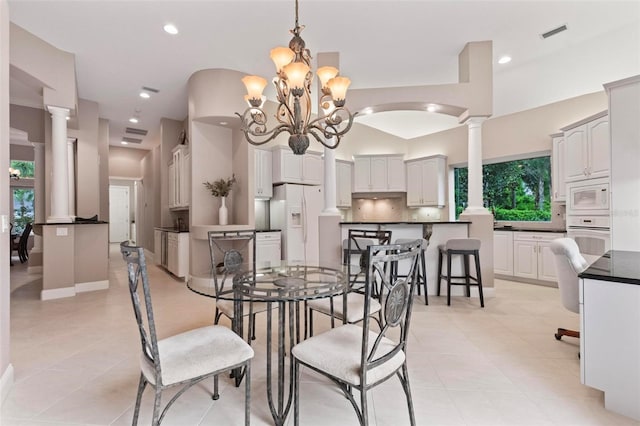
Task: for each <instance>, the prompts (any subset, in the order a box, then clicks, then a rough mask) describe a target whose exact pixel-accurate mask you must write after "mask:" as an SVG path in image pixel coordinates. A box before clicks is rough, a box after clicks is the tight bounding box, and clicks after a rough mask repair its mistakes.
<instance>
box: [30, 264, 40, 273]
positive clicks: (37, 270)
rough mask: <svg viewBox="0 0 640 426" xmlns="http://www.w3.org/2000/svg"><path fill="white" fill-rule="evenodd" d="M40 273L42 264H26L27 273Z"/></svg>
mask: <svg viewBox="0 0 640 426" xmlns="http://www.w3.org/2000/svg"><path fill="white" fill-rule="evenodd" d="M41 273H42V265H40V266H27V274H29V275H31V274H41Z"/></svg>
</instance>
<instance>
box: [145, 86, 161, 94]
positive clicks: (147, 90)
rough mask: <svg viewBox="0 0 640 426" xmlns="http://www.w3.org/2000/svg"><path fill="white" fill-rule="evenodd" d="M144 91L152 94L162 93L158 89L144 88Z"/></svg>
mask: <svg viewBox="0 0 640 426" xmlns="http://www.w3.org/2000/svg"><path fill="white" fill-rule="evenodd" d="M142 90H144V91H145V92H151V93H159V92H160V91H159V90H158V89H154V88H153V87H147V86H142Z"/></svg>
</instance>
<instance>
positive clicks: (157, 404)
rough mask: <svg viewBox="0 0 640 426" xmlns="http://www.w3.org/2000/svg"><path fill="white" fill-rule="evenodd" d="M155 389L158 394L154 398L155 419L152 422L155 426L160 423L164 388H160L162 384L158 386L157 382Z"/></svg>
mask: <svg viewBox="0 0 640 426" xmlns="http://www.w3.org/2000/svg"><path fill="white" fill-rule="evenodd" d="M155 391H156V396H155V398H154V399H153V420H152V422H151V424H152V425H153V426H158V425H159V424H160V419H159V417H160V399H161V396H162V390H161V389H160V386H158V385H157V384H156V387H155Z"/></svg>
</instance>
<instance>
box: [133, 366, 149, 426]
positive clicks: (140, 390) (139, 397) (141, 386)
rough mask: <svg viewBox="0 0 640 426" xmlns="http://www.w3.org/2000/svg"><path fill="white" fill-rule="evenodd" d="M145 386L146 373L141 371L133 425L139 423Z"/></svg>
mask: <svg viewBox="0 0 640 426" xmlns="http://www.w3.org/2000/svg"><path fill="white" fill-rule="evenodd" d="M145 387H147V379H145V378H144V374H142V373H140V382H138V395H137V396H136V408H135V409H134V410H133V422H132V423H131V424H132V425H133V426H136V425H137V424H138V414H140V402H141V401H142V393H143V392H144V389H145Z"/></svg>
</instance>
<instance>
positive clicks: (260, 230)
mask: <svg viewBox="0 0 640 426" xmlns="http://www.w3.org/2000/svg"><path fill="white" fill-rule="evenodd" d="M256 232H281V230H280V229H256Z"/></svg>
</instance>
